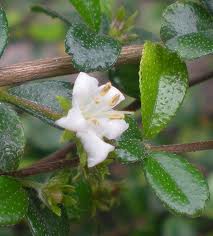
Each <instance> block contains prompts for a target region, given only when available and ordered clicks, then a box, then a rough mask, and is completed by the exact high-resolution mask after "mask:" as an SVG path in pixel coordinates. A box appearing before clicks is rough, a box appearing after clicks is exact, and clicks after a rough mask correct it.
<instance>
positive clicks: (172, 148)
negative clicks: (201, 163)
mask: <svg viewBox="0 0 213 236" xmlns="http://www.w3.org/2000/svg"><path fill="white" fill-rule="evenodd" d="M146 146H147V147H148V148H149V149H151V150H152V151H163V152H172V153H183V152H196V151H203V150H212V149H213V140H210V141H203V142H195V143H185V144H171V145H161V146H153V145H150V144H148V145H146Z"/></svg>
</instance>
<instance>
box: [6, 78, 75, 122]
mask: <svg viewBox="0 0 213 236" xmlns="http://www.w3.org/2000/svg"><path fill="white" fill-rule="evenodd" d="M8 93H10V94H12V95H15V96H18V97H20V98H24V99H27V100H29V101H32V102H36V103H37V104H39V105H42V106H44V107H47V108H49V109H51V110H52V111H54V112H59V113H63V109H62V108H61V106H60V104H59V103H58V101H57V99H56V97H57V96H62V97H64V98H67V99H70V100H71V99H72V85H71V83H70V82H64V81H56V80H55V81H54V80H48V81H39V82H30V83H25V84H23V85H20V86H17V87H13V88H11V89H9V91H8ZM21 108H22V109H23V110H25V111H27V112H28V113H30V114H32V115H34V116H36V117H38V118H40V119H42V120H44V121H46V122H48V123H49V124H54V121H53V120H50V119H48V118H46V117H45V116H44V115H43V114H41V113H39V112H37V111H33V110H30V109H26V108H24V107H21Z"/></svg>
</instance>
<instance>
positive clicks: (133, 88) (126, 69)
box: [109, 64, 140, 98]
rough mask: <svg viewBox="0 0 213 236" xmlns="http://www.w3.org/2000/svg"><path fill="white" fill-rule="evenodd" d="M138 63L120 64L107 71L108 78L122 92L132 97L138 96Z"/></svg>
mask: <svg viewBox="0 0 213 236" xmlns="http://www.w3.org/2000/svg"><path fill="white" fill-rule="evenodd" d="M138 69H139V65H136V64H129V65H120V66H118V67H116V68H112V69H111V70H110V71H109V80H110V81H111V82H112V83H113V85H115V86H116V87H117V88H118V89H119V90H121V91H122V92H123V93H125V94H127V95H129V96H131V97H134V98H139V97H140V89H139V76H138Z"/></svg>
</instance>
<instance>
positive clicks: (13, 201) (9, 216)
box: [0, 176, 28, 226]
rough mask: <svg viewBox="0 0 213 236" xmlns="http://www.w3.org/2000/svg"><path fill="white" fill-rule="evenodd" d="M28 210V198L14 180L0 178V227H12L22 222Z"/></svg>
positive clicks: (4, 177) (5, 177)
mask: <svg viewBox="0 0 213 236" xmlns="http://www.w3.org/2000/svg"><path fill="white" fill-rule="evenodd" d="M27 209H28V196H27V193H26V192H25V190H24V189H23V188H22V186H21V184H20V183H19V182H17V181H16V180H15V179H13V178H11V177H7V176H0V225H1V226H3V225H13V224H17V223H18V222H19V221H20V220H22V219H23V218H24V217H25V215H26V213H27Z"/></svg>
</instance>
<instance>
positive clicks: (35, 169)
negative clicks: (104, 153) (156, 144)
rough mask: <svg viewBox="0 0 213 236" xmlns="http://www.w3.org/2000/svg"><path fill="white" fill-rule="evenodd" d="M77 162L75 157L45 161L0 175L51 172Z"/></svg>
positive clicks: (28, 174) (23, 175) (16, 175)
mask: <svg viewBox="0 0 213 236" xmlns="http://www.w3.org/2000/svg"><path fill="white" fill-rule="evenodd" d="M78 164H79V159H78V158H75V159H72V160H68V159H64V160H58V161H53V162H47V163H44V164H43V165H38V166H37V165H36V164H35V165H33V166H31V167H28V168H24V169H20V170H17V171H14V172H10V173H4V174H2V173H1V175H10V176H15V177H27V176H33V175H38V174H42V173H47V172H51V171H54V170H59V169H63V168H65V167H76V166H78Z"/></svg>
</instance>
